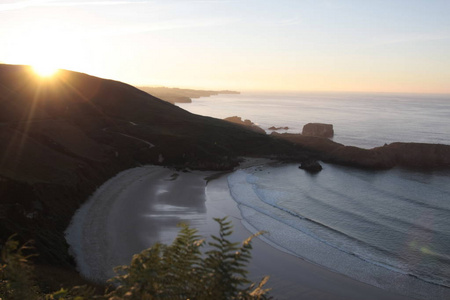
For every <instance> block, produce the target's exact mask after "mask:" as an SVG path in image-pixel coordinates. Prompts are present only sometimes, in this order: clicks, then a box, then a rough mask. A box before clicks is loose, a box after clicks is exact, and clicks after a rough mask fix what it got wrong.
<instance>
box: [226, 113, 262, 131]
mask: <svg viewBox="0 0 450 300" xmlns="http://www.w3.org/2000/svg"><path fill="white" fill-rule="evenodd" d="M224 120H225V121H228V122H231V123H234V124H238V125H241V126H244V127H246V128H248V129H250V130H252V131H254V132H258V133H264V134H265V133H266V131H265V130H264V129H262V128H261V127H259V126H258V125H256V124H255V123H253V122H252V121H250V120H242V118H241V117H238V116H233V117H228V118H225V119H224Z"/></svg>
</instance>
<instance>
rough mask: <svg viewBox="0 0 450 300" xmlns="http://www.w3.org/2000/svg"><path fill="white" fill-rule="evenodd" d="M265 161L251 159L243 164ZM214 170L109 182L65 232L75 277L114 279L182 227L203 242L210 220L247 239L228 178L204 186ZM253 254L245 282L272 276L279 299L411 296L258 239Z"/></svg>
mask: <svg viewBox="0 0 450 300" xmlns="http://www.w3.org/2000/svg"><path fill="white" fill-rule="evenodd" d="M264 163H267V161H252V160H250V161H248V162H247V164H246V165H245V167H248V166H254V165H258V164H264ZM215 173H217V172H212V171H211V172H205V171H191V172H179V171H174V170H171V169H169V168H164V167H158V166H145V167H140V168H134V169H130V170H127V171H124V172H122V173H119V174H118V175H117V176H115V177H114V178H112V179H110V180H109V181H108V182H106V183H105V184H104V185H102V186H101V187H100V188H99V189H98V190H97V191H96V192H95V194H94V195H93V196H92V197H91V198H90V199H89V200H88V201H87V202H86V204H84V205H83V206H82V207H81V208H80V210H79V211H77V213H76V214H75V216H74V218H73V220H72V222H71V225H70V226H69V227H68V229H67V231H66V239H67V242H68V243H69V245H70V246H71V251H72V253H73V254H74V256H75V258H76V262H77V265H78V269H79V271H80V273H81V274H82V275H83V276H85V277H87V278H90V279H91V280H97V281H105V280H106V279H108V278H110V277H112V276H113V275H114V273H113V271H112V268H113V267H115V266H117V265H121V264H128V263H129V261H130V259H131V256H132V255H133V254H135V253H137V252H140V251H141V250H143V249H145V248H148V247H149V246H150V245H151V244H153V243H154V242H157V241H159V242H163V243H171V242H172V240H173V238H174V237H175V236H176V234H177V233H178V231H179V227H178V226H177V224H179V223H180V222H187V223H189V224H190V226H192V227H193V228H196V229H198V233H199V234H200V235H202V236H204V237H209V236H210V235H211V234H217V233H218V228H219V227H218V225H217V224H216V222H215V221H213V218H222V217H225V216H227V217H228V218H229V219H230V220H231V221H232V222H233V225H234V228H233V230H234V234H233V235H232V240H233V241H243V240H245V239H246V238H247V237H248V236H250V235H251V234H252V232H253V231H254V230H252V228H251V225H250V224H248V223H246V222H245V220H243V218H242V216H241V211H240V209H239V208H238V206H237V204H236V202H235V201H234V200H233V198H232V196H231V195H230V190H229V186H228V181H227V176H221V177H219V178H216V179H214V180H211V181H209V182H208V184H207V185H206V182H207V180H206V179H207V178H208V177H209V176H211V175H213V174H215ZM263 239H264V238H263ZM88 254H89V255H88ZM252 256H253V259H252V260H251V262H250V264H249V268H248V269H249V271H250V275H249V278H250V279H251V280H253V281H258V280H260V279H261V278H262V277H263V276H264V275H270V276H271V279H270V280H269V282H268V284H267V286H268V287H272V288H273V290H272V295H273V296H274V297H276V298H278V299H298V298H301V299H355V300H356V299H412V298H408V297H406V296H401V295H398V294H395V293H393V292H389V291H386V290H383V289H380V288H377V287H374V286H372V285H369V284H365V283H362V282H359V281H357V280H354V279H351V278H349V277H347V276H345V275H342V274H339V273H336V272H334V271H332V270H329V269H327V268H325V267H323V266H320V265H317V264H315V263H311V262H308V261H306V260H304V259H302V258H299V257H296V256H294V255H291V254H288V253H286V252H285V251H282V249H279V247H278V248H276V247H274V245H273V244H272V245H271V244H269V243H267V241H263V240H261V239H255V240H254V242H253V251H252Z"/></svg>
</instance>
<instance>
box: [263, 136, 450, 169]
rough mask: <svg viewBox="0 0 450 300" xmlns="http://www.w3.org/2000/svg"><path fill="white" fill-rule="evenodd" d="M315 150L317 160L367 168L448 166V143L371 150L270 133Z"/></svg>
mask: <svg viewBox="0 0 450 300" xmlns="http://www.w3.org/2000/svg"><path fill="white" fill-rule="evenodd" d="M271 136H273V137H276V138H279V139H283V140H286V141H290V142H292V143H295V144H297V145H300V146H301V147H303V148H305V149H308V150H310V151H311V152H312V153H315V154H314V155H315V157H316V159H318V160H322V161H325V162H329V163H335V164H341V165H346V166H353V167H359V168H367V169H390V168H394V167H403V168H409V169H450V145H443V144H424V143H391V144H388V145H384V146H381V147H375V148H372V149H362V148H358V147H354V146H345V145H342V144H339V143H336V142H333V141H332V140H330V139H328V138H323V137H314V136H304V135H301V134H290V133H283V134H280V133H276V132H274V133H272V134H271Z"/></svg>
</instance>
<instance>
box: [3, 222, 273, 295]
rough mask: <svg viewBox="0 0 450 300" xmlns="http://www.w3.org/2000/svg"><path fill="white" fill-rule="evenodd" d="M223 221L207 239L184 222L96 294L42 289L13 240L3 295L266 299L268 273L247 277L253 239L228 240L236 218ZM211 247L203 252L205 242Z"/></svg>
mask: <svg viewBox="0 0 450 300" xmlns="http://www.w3.org/2000/svg"><path fill="white" fill-rule="evenodd" d="M215 221H217V222H218V223H219V225H220V230H219V236H211V238H212V241H210V242H208V243H206V242H205V240H204V239H202V238H200V236H199V235H197V230H196V229H192V228H190V227H188V226H187V225H182V229H181V230H180V232H179V234H178V236H177V238H176V239H175V240H174V242H173V243H172V244H171V245H165V244H161V243H157V244H155V245H154V246H152V247H150V248H149V249H146V250H144V251H142V252H141V253H139V254H136V255H134V256H133V259H132V261H131V264H130V265H129V266H120V267H117V268H116V269H115V271H116V274H117V276H116V277H114V278H112V279H110V280H109V282H110V283H112V284H113V287H114V288H112V290H110V291H108V292H106V293H105V294H104V295H94V290H92V289H89V288H87V287H72V288H70V289H61V290H59V291H57V292H55V293H52V294H43V293H41V292H40V291H39V289H38V287H37V285H36V282H35V281H34V276H33V267H32V265H31V264H30V262H29V260H28V258H29V257H28V256H25V255H24V251H25V250H26V249H28V248H27V246H26V245H25V246H22V247H19V243H18V242H17V241H15V240H13V239H11V238H10V239H9V240H8V241H7V243H6V244H5V246H3V248H2V257H1V265H0V279H1V282H0V299H5V300H6V299H31V300H32V299H39V300H40V299H45V300H52V299H61V300H87V299H101V300H106V299H108V300H121V299H129V300H146V299H200V300H201V299H218V300H220V299H267V298H268V296H267V293H268V291H269V289H266V288H264V285H265V283H266V282H267V280H268V276H266V277H264V278H263V279H262V280H261V281H260V282H259V283H258V284H255V283H252V282H251V281H250V280H248V279H247V274H248V271H247V270H246V267H247V264H248V262H249V260H250V258H251V253H250V251H251V249H252V246H251V241H252V239H253V238H254V237H256V236H258V235H259V234H260V233H258V234H255V235H252V236H251V237H249V238H248V239H247V240H245V241H244V242H242V243H233V242H230V241H229V240H228V237H229V236H230V235H231V234H232V230H231V228H232V226H231V222H230V221H227V220H226V218H223V219H215ZM206 245H207V246H208V247H207V248H208V250H207V251H205V252H203V253H202V251H200V250H201V248H202V247H203V246H206Z"/></svg>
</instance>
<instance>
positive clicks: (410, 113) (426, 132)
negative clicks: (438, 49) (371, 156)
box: [177, 93, 450, 148]
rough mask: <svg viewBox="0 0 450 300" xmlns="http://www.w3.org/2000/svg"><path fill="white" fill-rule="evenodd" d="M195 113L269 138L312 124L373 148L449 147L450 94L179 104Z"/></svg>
mask: <svg viewBox="0 0 450 300" xmlns="http://www.w3.org/2000/svg"><path fill="white" fill-rule="evenodd" d="M177 105H178V106H180V107H181V108H183V109H185V110H188V111H190V112H193V113H195V114H200V115H205V116H211V117H216V118H221V119H222V118H226V117H231V116H236V115H237V116H239V117H242V119H249V120H251V121H252V122H254V123H256V124H257V125H259V126H260V127H262V128H263V129H265V130H266V131H267V132H268V133H270V132H271V130H269V128H270V127H272V126H275V127H285V126H287V127H289V129H288V130H287V131H286V130H279V131H278V132H280V133H282V132H289V133H301V132H302V128H303V125H305V124H307V123H313V122H318V123H330V124H333V125H334V132H335V136H334V138H333V139H334V141H336V142H338V143H342V144H345V145H348V146H358V147H363V148H372V147H376V146H383V145H384V144H385V143H388V144H389V143H392V142H420V143H436V144H450V121H449V120H450V95H415V94H411V95H405V94H360V93H350V94H344V93H336V94H332V93H322V94H316V93H298V94H295V93H284V94H270V93H250V94H246V93H243V94H240V95H218V96H214V97H210V98H199V99H193V102H192V103H179V104H177Z"/></svg>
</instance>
